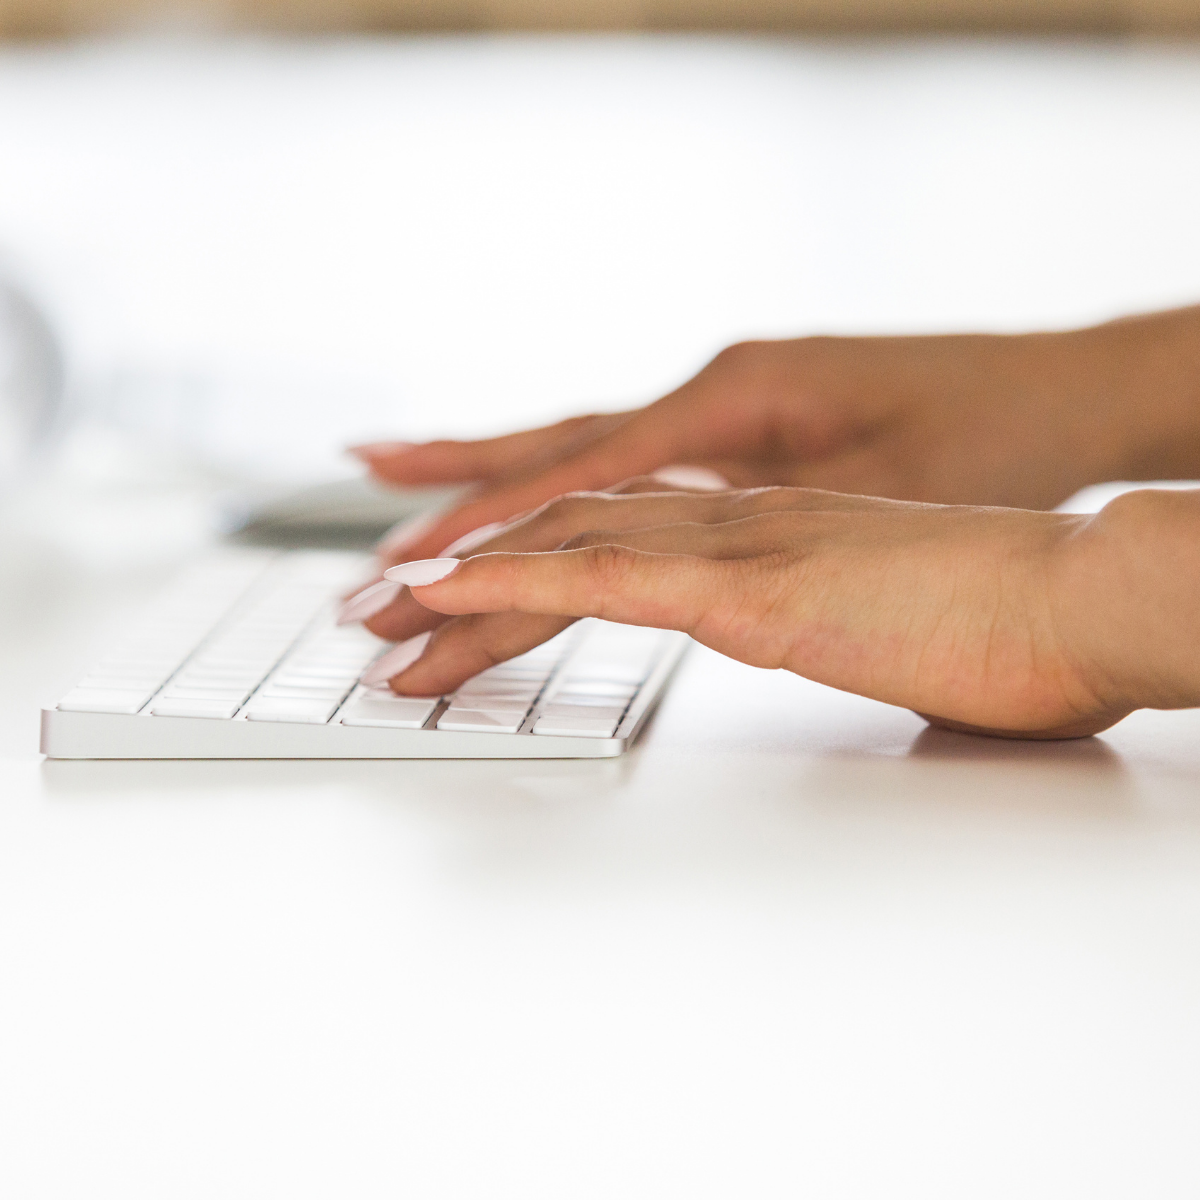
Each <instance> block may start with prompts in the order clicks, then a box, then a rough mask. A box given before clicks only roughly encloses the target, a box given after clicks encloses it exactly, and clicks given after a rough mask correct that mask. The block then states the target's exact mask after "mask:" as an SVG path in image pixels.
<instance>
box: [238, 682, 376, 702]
mask: <svg viewBox="0 0 1200 1200" xmlns="http://www.w3.org/2000/svg"><path fill="white" fill-rule="evenodd" d="M352 682H353V681H351V683H352ZM351 683H347V684H346V686H345V687H295V686H293V685H290V684H283V683H276V682H275V681H274V680H272V681H270V682H269V683H264V684H263V685H262V687H260V688H259V689H258V695H259V696H273V697H277V698H278V699H280V700H340V699H341V698H342V697H343V696H344V695H345V694H346V693H347V692H348V691H349V690H350V687H351Z"/></svg>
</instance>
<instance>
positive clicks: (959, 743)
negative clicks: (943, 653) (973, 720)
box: [908, 725, 1125, 774]
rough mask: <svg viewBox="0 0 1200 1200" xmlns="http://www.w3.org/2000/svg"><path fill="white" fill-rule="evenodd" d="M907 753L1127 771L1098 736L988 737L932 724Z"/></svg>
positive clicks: (910, 754)
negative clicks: (1052, 738) (1046, 737)
mask: <svg viewBox="0 0 1200 1200" xmlns="http://www.w3.org/2000/svg"><path fill="white" fill-rule="evenodd" d="M908 757H909V758H927V759H935V760H937V759H940V760H943V761H952V762H978V763H1038V764H1044V763H1063V764H1078V765H1086V766H1089V767H1094V768H1097V769H1099V770H1103V771H1105V772H1106V773H1112V774H1125V763H1124V761H1123V760H1122V758H1121V756H1120V755H1119V754H1118V753H1117V752H1116V751H1115V750H1114V749H1113V748H1112V747H1111V746H1110V745H1109V744H1108V743H1107V742H1105V741H1103V740H1101V739H1100V738H1097V737H1086V738H1064V739H1061V740H1056V741H1045V740H1042V739H1039V738H1003V737H986V736H984V735H983V734H978V733H954V732H953V731H951V730H949V729H936V728H934V726H932V725H930V726H928V727H927V728H926V729H924V730H922V731H921V733H920V734H918V735H917V737H916V738H915V739H914V740H913V743H912V745H911V746H909V748H908Z"/></svg>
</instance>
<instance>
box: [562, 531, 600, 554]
mask: <svg viewBox="0 0 1200 1200" xmlns="http://www.w3.org/2000/svg"><path fill="white" fill-rule="evenodd" d="M612 537H613V533H612V530H609V529H584V530H581V531H580V532H578V533H573V534H572V535H571V536H570V537H569V538H567V539H565V540H564V541H563V543H562V544H561V545H560V546H559V547H558V548H559V549H560V550H590V549H592V548H594V547H596V546H602V545H604V544H605V543H607V542H610V541H611V540H612Z"/></svg>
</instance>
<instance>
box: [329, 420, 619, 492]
mask: <svg viewBox="0 0 1200 1200" xmlns="http://www.w3.org/2000/svg"><path fill="white" fill-rule="evenodd" d="M627 416H628V414H627V413H605V414H601V415H588V416H582V417H570V418H568V419H567V420H565V421H559V422H557V423H556V424H554V425H546V426H544V427H542V428H540V429H525V430H521V431H520V432H518V433H510V434H505V435H504V436H503V437H496V438H484V439H481V440H479V441H472V442H458V441H446V440H443V441H435V442H424V443H412V442H375V443H371V444H368V445H364V446H352V447H350V450H349V453H351V454H353V455H354V456H355V457H356V458H359V459H361V460H362V461H363V462H365V463H366V464H367V467H368V468H369V469H370V471H371V474H372V475H374V476H375V477H376V478H377V479H379V480H381V481H383V482H385V483H392V484H405V485H418V484H431V483H467V482H474V481H477V480H485V479H491V478H493V477H495V476H497V475H503V474H506V473H508V472H509V471H513V470H516V469H518V468H523V467H527V466H528V465H529V464H530V462H531V461H534V460H539V459H542V458H544V457H545V456H546V455H547V454H549V453H552V452H555V451H560V450H562V449H564V448H565V447H567V446H570V445H573V444H575V443H577V442H579V441H580V440H586V439H587V438H588V437H589V436H593V437H594V436H598V435H599V434H600V433H602V432H605V431H606V430H608V429H611V428H614V427H615V426H616V425H618V424H620V423H621V421H623V420H624V419H625V418H626V417H627Z"/></svg>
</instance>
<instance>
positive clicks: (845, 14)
mask: <svg viewBox="0 0 1200 1200" xmlns="http://www.w3.org/2000/svg"><path fill="white" fill-rule="evenodd" d="M146 28H150V29H155V28H158V29H163V28H184V29H188V28H191V29H197V28H198V29H204V28H218V29H220V28H235V29H236V28H245V29H254V28H257V29H277V30H284V29H288V30H307V29H311V30H323V29H325V30H328V29H360V30H361V29H376V30H437V29H504V28H512V29H638V28H641V29H758V30H772V29H774V30H829V31H838V30H845V31H861V30H872V29H879V30H905V29H910V30H929V29H979V30H1034V31H1036V30H1044V31H1066V30H1076V31H1084V32H1087V31H1091V32H1097V33H1121V32H1128V33H1189V32H1198V31H1200V0H0V36H17V37H45V36H61V35H66V34H72V33H93V32H107V31H114V30H129V29H146Z"/></svg>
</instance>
